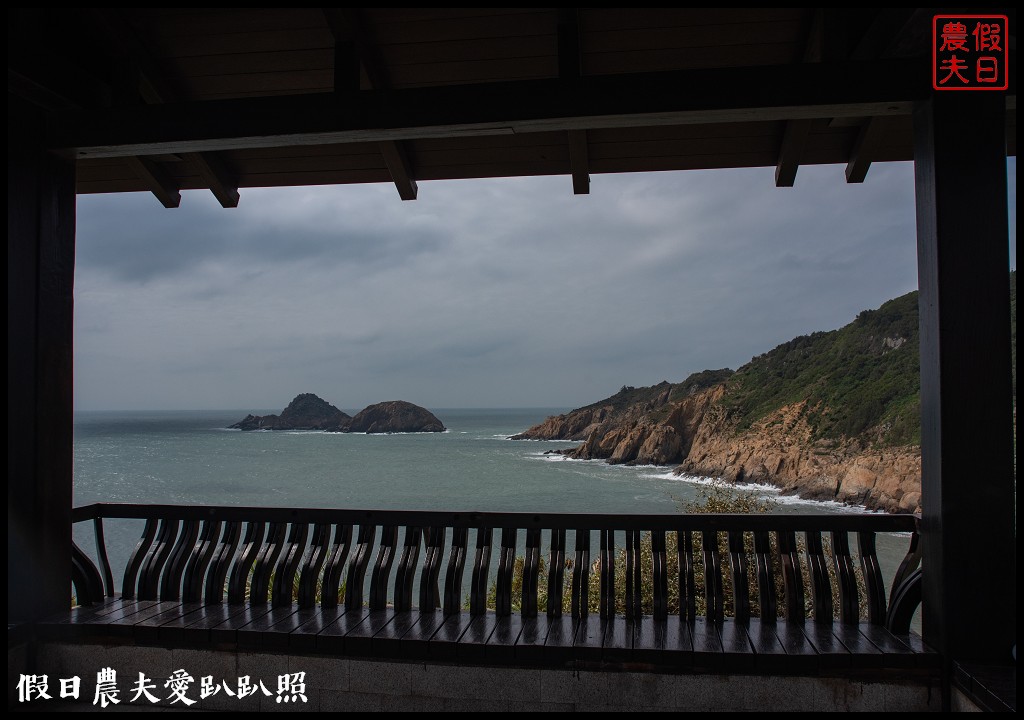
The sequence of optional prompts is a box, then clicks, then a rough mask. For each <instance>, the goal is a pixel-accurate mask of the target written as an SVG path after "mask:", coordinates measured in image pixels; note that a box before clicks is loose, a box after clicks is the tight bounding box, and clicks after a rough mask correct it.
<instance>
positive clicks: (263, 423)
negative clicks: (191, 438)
mask: <svg viewBox="0 0 1024 720" xmlns="http://www.w3.org/2000/svg"><path fill="white" fill-rule="evenodd" d="M351 419H352V416H351V415H346V414H345V413H343V412H342V411H341V410H339V409H338V408H336V407H334V406H333V405H331V404H330V403H329V402H327V401H326V400H324V399H322V398H319V397H317V396H316V395H314V394H313V393H302V394H301V395H296V396H295V399H294V400H292V401H291V402H290V403H288V407H286V408H285V409H284V410H283V411H282V412H281V414H280V415H247V416H246V417H245V419H244V420H241V421H239V422H237V423H235V424H234V425H231V426H230V427H231V428H233V429H237V430H331V431H343V430H344V429H345V428H346V427H347V425H348V422H349V421H350V420H351Z"/></svg>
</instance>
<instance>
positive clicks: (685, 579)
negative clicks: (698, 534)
mask: <svg viewBox="0 0 1024 720" xmlns="http://www.w3.org/2000/svg"><path fill="white" fill-rule="evenodd" d="M676 554H677V556H678V558H679V617H681V618H685V619H686V620H687V621H689V622H692V621H693V620H694V619H695V618H696V617H697V577H696V571H695V570H694V562H693V537H692V536H691V534H690V531H689V530H682V529H681V530H679V531H678V532H677V533H676Z"/></svg>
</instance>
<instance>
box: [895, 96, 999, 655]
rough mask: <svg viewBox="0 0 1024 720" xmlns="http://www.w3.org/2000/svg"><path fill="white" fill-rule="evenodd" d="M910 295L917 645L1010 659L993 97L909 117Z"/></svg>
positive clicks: (951, 102) (932, 105)
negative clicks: (920, 595) (914, 287)
mask: <svg viewBox="0 0 1024 720" xmlns="http://www.w3.org/2000/svg"><path fill="white" fill-rule="evenodd" d="M914 163H915V182H916V193H917V252H918V272H919V284H920V290H921V296H920V307H921V455H922V458H921V466H922V485H923V488H922V505H923V508H924V516H923V519H922V539H923V543H924V559H923V567H924V590H923V592H924V610H923V612H924V637H925V640H926V641H927V642H928V643H929V644H930V645H932V646H933V647H935V648H936V649H937V650H939V651H940V652H942V654H943V657H944V659H945V660H946V662H947V663H949V662H951V661H952V660H973V661H983V662H1010V650H1011V647H1012V646H1013V644H1014V643H1015V642H1016V634H1017V623H1016V616H1017V610H1016V597H1017V557H1016V531H1015V512H1016V511H1015V482H1014V463H1013V410H1012V390H1011V382H1010V370H1011V367H1010V362H1011V361H1010V307H1009V306H1010V298H1009V246H1008V219H1007V197H1006V140H1005V98H1004V97H1003V95H1002V94H1001V93H995V92H973V93H966V92H964V93H936V95H935V97H934V98H932V99H931V100H928V101H926V102H922V103H920V104H919V105H918V106H917V107H916V108H915V110H914Z"/></svg>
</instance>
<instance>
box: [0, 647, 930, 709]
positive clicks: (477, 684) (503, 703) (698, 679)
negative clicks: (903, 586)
mask: <svg viewBox="0 0 1024 720" xmlns="http://www.w3.org/2000/svg"><path fill="white" fill-rule="evenodd" d="M8 659H9V660H10V659H11V658H10V656H9V658H8ZM29 663H30V666H34V670H33V672H35V673H46V674H47V675H48V676H49V683H50V690H51V693H50V694H51V695H53V696H54V697H55V698H56V696H57V695H58V694H59V687H60V683H59V678H61V677H70V676H72V675H78V676H79V677H81V678H82V693H81V697H80V701H79V703H80V704H81V703H91V702H92V700H93V695H94V692H95V686H96V673H97V671H98V670H100V669H101V668H104V667H112V668H114V669H115V670H116V671H117V680H118V686H119V688H120V698H121V701H122V702H121V706H122V707H123V706H124V705H125V704H127V703H128V701H129V700H130V698H131V696H132V694H133V693H132V691H131V689H132V686H133V685H134V684H135V682H136V681H137V680H138V674H139V672H143V673H145V674H146V676H147V678H149V679H150V680H151V681H152V682H153V683H154V684H155V685H156V686H157V689H156V690H155V691H153V692H154V694H156V695H157V696H158V697H160V698H161V699H162V698H166V697H167V696H168V695H169V691H168V690H167V689H165V688H164V682H165V679H166V678H167V677H168V676H169V675H170V674H171V673H172V672H174V671H175V670H178V669H179V668H180V669H184V670H186V671H187V672H188V673H189V674H190V675H191V676H193V677H194V678H195V682H194V683H193V684H192V686H191V688H190V689H189V691H188V692H187V697H189V698H191V699H196V700H198V698H199V678H200V676H203V675H212V676H213V678H214V680H215V682H217V683H218V684H219V683H220V682H221V681H223V680H227V681H228V685H229V687H232V688H235V687H237V683H238V678H239V677H240V676H243V675H249V676H250V677H251V679H252V681H253V682H254V683H258V681H259V680H260V679H262V680H263V682H264V685H265V686H266V687H267V689H268V690H269V691H270V692H271V693H272V695H273V696H272V697H267V696H265V695H264V694H263V693H262V692H257V693H256V695H254V696H251V697H248V698H246V699H245V700H238V699H237V698H233V697H228V696H226V695H225V692H224V691H223V690H221V691H220V692H218V693H217V694H216V695H214V696H212V697H210V698H207V699H206V700H201V701H199V702H198V703H197V704H195V705H193V706H191V709H193V710H197V709H215V710H235V711H247V712H254V711H272V710H290V711H295V710H322V711H329V710H341V711H354V710H363V711H366V710H428V711H430V710H434V711H490V710H510V711H538V710H563V711H593V710H604V711H624V712H634V711H638V710H759V711H765V710H771V711H786V710H789V711H828V710H873V711H887V712H895V711H901V712H902V711H921V710H938V709H939V705H940V694H939V689H938V685H937V681H932V687H929V686H928V685H927V684H923V683H925V682H926V681H924V680H921V679H913V680H911V679H908V680H906V681H904V682H877V681H867V680H863V681H862V680H848V679H838V678H820V677H773V676H738V675H732V676H725V675H692V674H690V675H668V674H654V673H642V672H613V671H608V672H601V671H594V670H583V671H579V672H575V671H572V670H549V669H538V668H512V667H479V666H473V667H467V666H458V665H441V664H425V663H402V662H387V661H370V660H350V659H345V658H330V657H324V656H300V655H276V654H266V653H231V652H217V651H210V650H167V649H164V648H152V647H136V646H131V645H110V646H104V645H91V644H65V643H41V644H39V645H38V646H37V647H36V648H35V652H34V653H30V661H29ZM10 672H11V667H10V666H9V667H8V675H9V676H10ZM298 672H304V673H305V674H306V675H305V684H306V692H305V695H306V698H307V702H306V703H301V702H298V703H295V702H289V703H284V702H280V703H279V702H277V690H278V687H277V683H278V676H279V675H282V674H285V673H298ZM15 682H16V680H15ZM9 690H10V688H9ZM55 691H56V692H55ZM37 703H38V704H39V705H42V704H46V705H52V706H53V708H54V709H57V707H56V706H57V704H58V703H59V701H58V700H56V699H54V700H49V701H47V700H43V701H34V703H33V704H37ZM143 704H146V705H148V704H149V703H148V702H146V701H145V699H143ZM161 704H162V705H166V704H167V703H166V701H164V700H161ZM180 706H181V705H180V703H179V704H178V705H177V707H180Z"/></svg>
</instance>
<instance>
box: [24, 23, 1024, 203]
mask: <svg viewBox="0 0 1024 720" xmlns="http://www.w3.org/2000/svg"><path fill="white" fill-rule="evenodd" d="M11 26H12V28H14V30H13V31H12V33H11V34H10V37H11V49H10V52H9V64H8V65H9V67H8V88H9V91H10V92H14V93H15V94H17V95H20V96H22V97H25V98H28V99H30V100H32V101H33V102H35V103H37V104H39V105H41V106H43V107H46V108H47V109H48V111H49V114H48V116H47V125H48V133H49V139H48V142H49V144H50V145H51V146H52V147H53V148H54V149H55V150H59V151H61V152H67V153H74V154H76V156H77V157H78V158H79V162H78V191H79V192H80V193H102V192H124V191H152V192H154V193H155V194H156V195H157V196H158V197H159V198H160V199H161V200H162V201H163V202H164V204H166V205H174V204H176V200H177V191H178V190H181V189H192V188H210V189H212V190H213V191H214V192H215V193H216V194H217V196H218V198H219V199H220V200H221V202H222V203H223V204H225V205H231V204H233V203H234V202H237V193H236V188H240V187H241V188H244V187H257V186H289V185H317V184H336V183H367V182H394V183H396V185H397V187H398V189H399V192H400V193H401V194H402V196H403V197H407V198H408V197H414V196H415V192H416V185H415V183H416V181H417V180H437V179H453V178H477V177H503V176H519V175H558V174H564V175H572V176H573V185H572V186H573V187H574V188H575V189H576V191H577V192H586V190H587V186H588V184H589V180H588V178H589V175H590V174H593V173H615V172H644V171H657V170H684V169H695V168H724V167H750V166H774V167H776V176H777V181H778V184H780V185H787V184H792V182H793V176H794V175H795V173H796V169H797V167H798V166H799V165H800V164H819V163H849V166H848V170H847V174H848V177H849V179H850V180H851V181H854V182H856V181H860V180H862V179H863V177H864V173H866V172H867V168H868V166H869V165H870V163H871V162H879V161H891V160H909V159H912V155H913V152H912V133H911V118H910V107H911V103H912V101H913V100H915V99H920V98H921V97H925V96H927V94H928V93H929V92H930V74H929V70H928V66H927V54H928V52H930V35H929V33H930V27H931V13H930V12H925V11H923V10H920V9H913V8H908V9H888V10H847V11H823V10H820V9H814V8H798V9H782V8H739V9H730V8H711V9H703V10H688V9H633V8H618V9H585V10H575V9H561V10H559V9H544V8H541V9H523V8H511V9H507V8H506V9H494V8H466V9H408V8H399V9H362V10H340V9H339V10H336V9H324V10H321V9H309V8H297V9H291V8H271V9H244V10H234V9H195V8H172V9H118V10H98V9H88V10H82V11H75V12H68V11H62V12H60V13H58V12H57V11H52V10H51V11H47V10H38V11H23V12H21V13H20V14H19V13H16V14H14V15H13V16H12V23H11ZM1010 27H1011V30H1012V29H1013V28H1014V27H1015V23H1013V22H1011V25H1010ZM39 58H44V59H45V62H40V61H39ZM1011 80H1012V75H1011ZM1008 107H1009V109H1010V111H1009V112H1008V151H1009V152H1010V153H1011V154H1015V152H1016V109H1015V108H1016V96H1015V85H1013V86H1011V90H1010V92H1009V93H1008ZM567 187H568V185H567Z"/></svg>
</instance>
